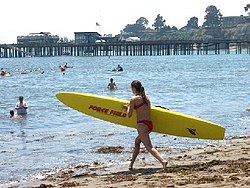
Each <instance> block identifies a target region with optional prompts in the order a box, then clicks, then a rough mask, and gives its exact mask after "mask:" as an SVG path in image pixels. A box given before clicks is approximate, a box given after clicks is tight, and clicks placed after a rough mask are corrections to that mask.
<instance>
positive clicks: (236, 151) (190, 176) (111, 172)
mask: <svg viewBox="0 0 250 188" xmlns="http://www.w3.org/2000/svg"><path fill="white" fill-rule="evenodd" d="M121 150H122V148H118V151H119V152H120V151H121ZM112 152H113V151H112ZM140 155H143V153H142V154H140ZM249 156H250V136H246V137H235V138H231V139H228V140H225V141H224V142H223V143H221V144H218V145H209V146H206V147H205V148H197V149H192V150H185V151H181V153H179V154H178V155H175V156H172V157H171V156H169V164H168V167H167V169H166V170H163V169H162V166H161V164H159V163H158V162H157V161H155V162H153V163H147V162H146V160H145V161H139V160H138V161H136V164H135V166H134V167H135V169H134V170H132V171H129V170H128V169H127V166H126V168H125V167H122V168H120V169H117V168H113V167H107V166H103V165H102V164H99V163H98V162H93V165H77V166H70V167H65V168H62V169H57V170H55V171H47V172H43V177H44V178H43V179H40V180H39V179H35V180H33V181H28V182H22V183H18V184H16V185H13V186H12V187H43V188H45V187H108V188H111V187H112V188H113V187H141V188H142V187H250V157H249Z"/></svg>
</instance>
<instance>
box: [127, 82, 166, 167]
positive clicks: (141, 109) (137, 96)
mask: <svg viewBox="0 0 250 188" xmlns="http://www.w3.org/2000/svg"><path fill="white" fill-rule="evenodd" d="M131 89H132V92H133V94H134V96H133V97H132V98H131V99H130V103H129V104H126V105H124V108H125V109H127V115H128V117H129V118H130V117H131V116H132V114H133V111H134V110H136V114H137V132H138V136H137V137H136V139H135V147H134V151H133V156H132V160H131V163H130V165H129V170H132V169H133V165H134V162H135V160H136V157H137V156H138V154H139V152H140V144H141V142H142V143H143V144H144V146H145V147H146V149H147V150H148V151H149V152H150V153H151V154H152V155H153V156H154V157H155V158H156V159H158V160H159V161H160V162H161V164H162V165H163V168H164V169H165V168H166V166H167V161H166V160H164V159H163V158H162V156H161V155H160V153H159V152H158V151H157V150H156V149H155V148H154V147H153V146H152V144H151V140H150V137H149V133H150V132H151V131H152V129H153V123H152V121H151V119H150V100H149V98H148V97H147V96H146V94H145V91H144V87H143V86H142V84H141V82H140V81H138V80H134V81H133V82H132V83H131Z"/></svg>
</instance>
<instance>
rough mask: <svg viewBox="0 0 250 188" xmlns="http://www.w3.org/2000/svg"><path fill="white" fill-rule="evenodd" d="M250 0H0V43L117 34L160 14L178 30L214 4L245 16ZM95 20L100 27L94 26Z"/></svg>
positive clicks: (223, 11)
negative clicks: (35, 36) (36, 37)
mask: <svg viewBox="0 0 250 188" xmlns="http://www.w3.org/2000/svg"><path fill="white" fill-rule="evenodd" d="M247 4H250V0H154V1H153V0H125V1H121V0H70V1H65V0H42V1H38V0H3V1H1V3H0V23H1V24H0V44H3V43H7V44H12V43H16V42H17V36H22V35H28V34H29V33H39V32H50V33H51V34H53V35H59V37H60V38H61V37H62V38H63V37H67V38H68V39H69V40H71V39H74V32H99V33H100V34H102V35H104V34H112V35H113V36H114V35H116V34H119V33H120V31H121V30H123V29H124V28H125V26H126V25H127V24H134V23H135V22H136V20H138V19H139V18H140V17H145V18H146V19H147V20H148V21H149V25H148V26H149V27H152V24H153V23H154V20H155V18H156V17H157V15H158V14H160V15H161V16H162V17H163V18H164V19H165V20H166V22H165V23H166V25H169V26H171V27H172V26H176V27H177V28H178V29H180V28H181V27H183V26H185V25H187V22H188V20H189V19H190V18H191V17H194V16H195V17H197V18H198V19H199V26H200V25H202V24H203V22H204V16H205V15H206V12H205V10H206V8H207V7H208V6H210V5H214V6H216V7H217V9H219V10H220V12H221V14H222V15H223V16H240V15H244V16H247V13H246V12H245V11H244V7H245V6H246V5H247ZM96 22H98V23H99V25H100V26H96Z"/></svg>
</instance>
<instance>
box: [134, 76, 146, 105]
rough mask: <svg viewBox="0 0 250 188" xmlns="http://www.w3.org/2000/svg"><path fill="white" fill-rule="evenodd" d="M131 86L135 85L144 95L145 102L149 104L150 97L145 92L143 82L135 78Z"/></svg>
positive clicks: (139, 92) (140, 93)
mask: <svg viewBox="0 0 250 188" xmlns="http://www.w3.org/2000/svg"><path fill="white" fill-rule="evenodd" d="M131 87H134V88H135V90H136V91H137V93H138V94H139V95H140V96H141V97H142V99H143V102H144V103H145V104H147V105H148V99H147V97H146V94H145V90H144V87H143V86H142V84H141V82H140V81H139V80H134V81H133V82H132V83H131Z"/></svg>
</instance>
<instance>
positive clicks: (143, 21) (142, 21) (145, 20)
mask: <svg viewBox="0 0 250 188" xmlns="http://www.w3.org/2000/svg"><path fill="white" fill-rule="evenodd" d="M135 23H136V24H140V25H144V26H145V27H146V26H147V25H148V20H147V19H146V18H145V17H140V18H139V19H138V20H137V21H136V22H135Z"/></svg>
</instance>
